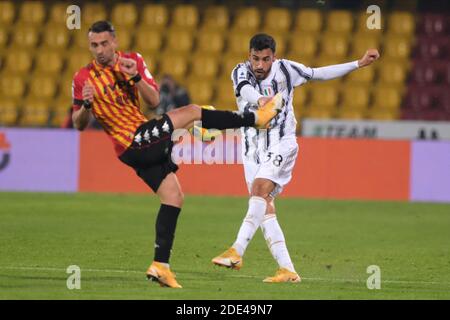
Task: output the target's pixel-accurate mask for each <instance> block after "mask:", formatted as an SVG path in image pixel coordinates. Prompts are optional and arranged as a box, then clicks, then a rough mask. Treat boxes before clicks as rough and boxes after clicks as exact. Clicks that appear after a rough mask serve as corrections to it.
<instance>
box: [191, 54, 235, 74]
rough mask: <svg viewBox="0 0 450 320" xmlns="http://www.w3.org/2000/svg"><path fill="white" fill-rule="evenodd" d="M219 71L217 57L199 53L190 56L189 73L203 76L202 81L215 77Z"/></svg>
mask: <svg viewBox="0 0 450 320" xmlns="http://www.w3.org/2000/svg"><path fill="white" fill-rule="evenodd" d="M218 71H219V64H218V63H217V57H216V56H214V55H210V54H206V53H199V54H197V55H195V56H193V57H192V61H191V68H190V75H191V76H193V77H197V78H203V79H204V81H208V80H213V79H214V78H216V76H217V74H218ZM230 72H231V70H230Z"/></svg>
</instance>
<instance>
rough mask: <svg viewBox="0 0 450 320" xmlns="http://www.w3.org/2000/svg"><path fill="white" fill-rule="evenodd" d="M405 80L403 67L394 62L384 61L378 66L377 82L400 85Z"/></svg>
mask: <svg viewBox="0 0 450 320" xmlns="http://www.w3.org/2000/svg"><path fill="white" fill-rule="evenodd" d="M405 80H406V70H405V68H404V67H403V66H402V65H401V64H398V63H395V62H386V63H383V64H380V65H379V66H378V82H379V83H384V84H387V85H393V86H398V85H402V84H403V83H404V82H405Z"/></svg>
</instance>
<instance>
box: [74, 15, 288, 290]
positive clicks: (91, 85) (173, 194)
mask: <svg viewBox="0 0 450 320" xmlns="http://www.w3.org/2000/svg"><path fill="white" fill-rule="evenodd" d="M88 41H89V50H90V51H91V53H92V55H93V57H94V59H93V61H92V62H91V63H89V64H88V65H87V66H85V67H83V68H81V69H80V70H79V71H78V72H77V73H76V74H75V76H74V78H73V113H72V120H73V123H74V127H75V128H77V129H78V130H83V129H84V128H86V126H87V124H88V123H89V119H90V117H91V115H93V116H94V117H95V118H96V119H97V120H98V122H99V123H100V124H101V125H102V127H103V129H104V131H105V132H106V134H108V135H109V137H110V138H111V140H112V142H113V145H114V149H115V152H116V154H117V156H118V157H119V159H120V160H121V161H122V162H123V163H125V164H126V165H128V166H130V167H132V168H133V169H134V170H135V171H136V174H137V175H138V176H139V177H140V178H141V179H142V180H143V181H144V182H145V183H146V184H147V185H148V186H149V187H150V188H151V189H152V190H153V191H154V192H155V193H156V194H157V195H158V197H159V199H160V201H161V206H160V208H159V212H158V215H157V218H156V240H155V254H154V260H153V263H152V264H151V265H150V267H149V268H148V270H147V277H148V278H149V279H152V280H155V281H158V282H159V283H160V285H161V286H167V287H171V288H181V286H180V285H179V284H178V282H177V281H176V279H175V276H174V274H173V273H172V271H171V270H170V266H169V258H170V251H171V249H172V245H173V240H174V236H175V229H176V224H177V220H178V216H179V214H180V211H181V207H182V205H183V193H182V191H181V187H180V184H179V182H178V179H177V176H176V174H175V172H176V171H177V170H178V166H177V165H176V164H175V163H173V161H172V158H171V151H172V147H173V141H172V139H171V136H172V133H173V131H174V130H176V129H181V128H187V127H190V126H192V124H193V122H194V121H197V120H202V126H203V127H204V128H206V129H209V128H215V129H219V130H222V129H227V128H239V127H257V128H267V127H268V126H269V122H270V120H272V119H273V118H274V117H275V116H276V115H277V114H278V113H279V112H280V111H281V109H282V107H283V103H284V102H283V101H282V98H281V95H277V96H275V97H274V98H273V99H272V100H270V101H269V102H267V103H266V104H265V105H264V106H263V107H262V108H259V109H258V110H256V111H253V112H244V113H239V112H231V111H218V110H207V109H203V108H201V107H200V106H198V105H194V104H192V105H188V106H185V107H181V108H178V109H176V110H172V111H170V112H168V113H166V114H163V115H162V116H160V117H158V118H155V119H151V120H148V119H147V118H146V117H145V116H144V114H143V113H142V112H141V109H140V107H141V106H140V104H139V96H142V99H143V101H144V102H145V103H146V104H147V105H148V106H150V107H153V108H156V107H157V106H158V104H159V91H158V90H159V89H158V85H157V83H156V82H155V80H154V79H153V77H152V75H151V74H150V72H149V70H148V68H147V66H146V64H145V62H144V60H143V59H142V56H140V55H139V54H138V53H134V52H131V53H124V52H121V51H117V46H118V43H117V39H116V36H115V30H114V27H113V26H112V24H111V23H109V22H108V21H98V22H96V23H94V24H93V25H92V26H91V28H90V29H89V33H88Z"/></svg>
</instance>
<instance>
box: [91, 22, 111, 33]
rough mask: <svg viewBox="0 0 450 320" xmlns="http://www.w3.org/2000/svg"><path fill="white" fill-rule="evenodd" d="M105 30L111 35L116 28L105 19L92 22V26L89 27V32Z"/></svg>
mask: <svg viewBox="0 0 450 320" xmlns="http://www.w3.org/2000/svg"><path fill="white" fill-rule="evenodd" d="M105 31H107V32H109V33H111V34H112V35H113V36H116V30H115V29H114V26H113V25H112V23H111V22H109V21H106V20H100V21H97V22H94V23H93V24H92V26H91V27H90V28H89V32H94V33H100V32H105Z"/></svg>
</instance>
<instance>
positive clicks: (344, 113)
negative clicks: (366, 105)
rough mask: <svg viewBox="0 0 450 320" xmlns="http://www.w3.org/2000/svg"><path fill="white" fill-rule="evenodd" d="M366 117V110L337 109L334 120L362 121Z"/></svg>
mask: <svg viewBox="0 0 450 320" xmlns="http://www.w3.org/2000/svg"><path fill="white" fill-rule="evenodd" d="M365 117H366V110H359V109H352V108H342V107H341V108H338V109H337V110H336V118H338V119H341V120H362V119H364V118H365Z"/></svg>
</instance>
